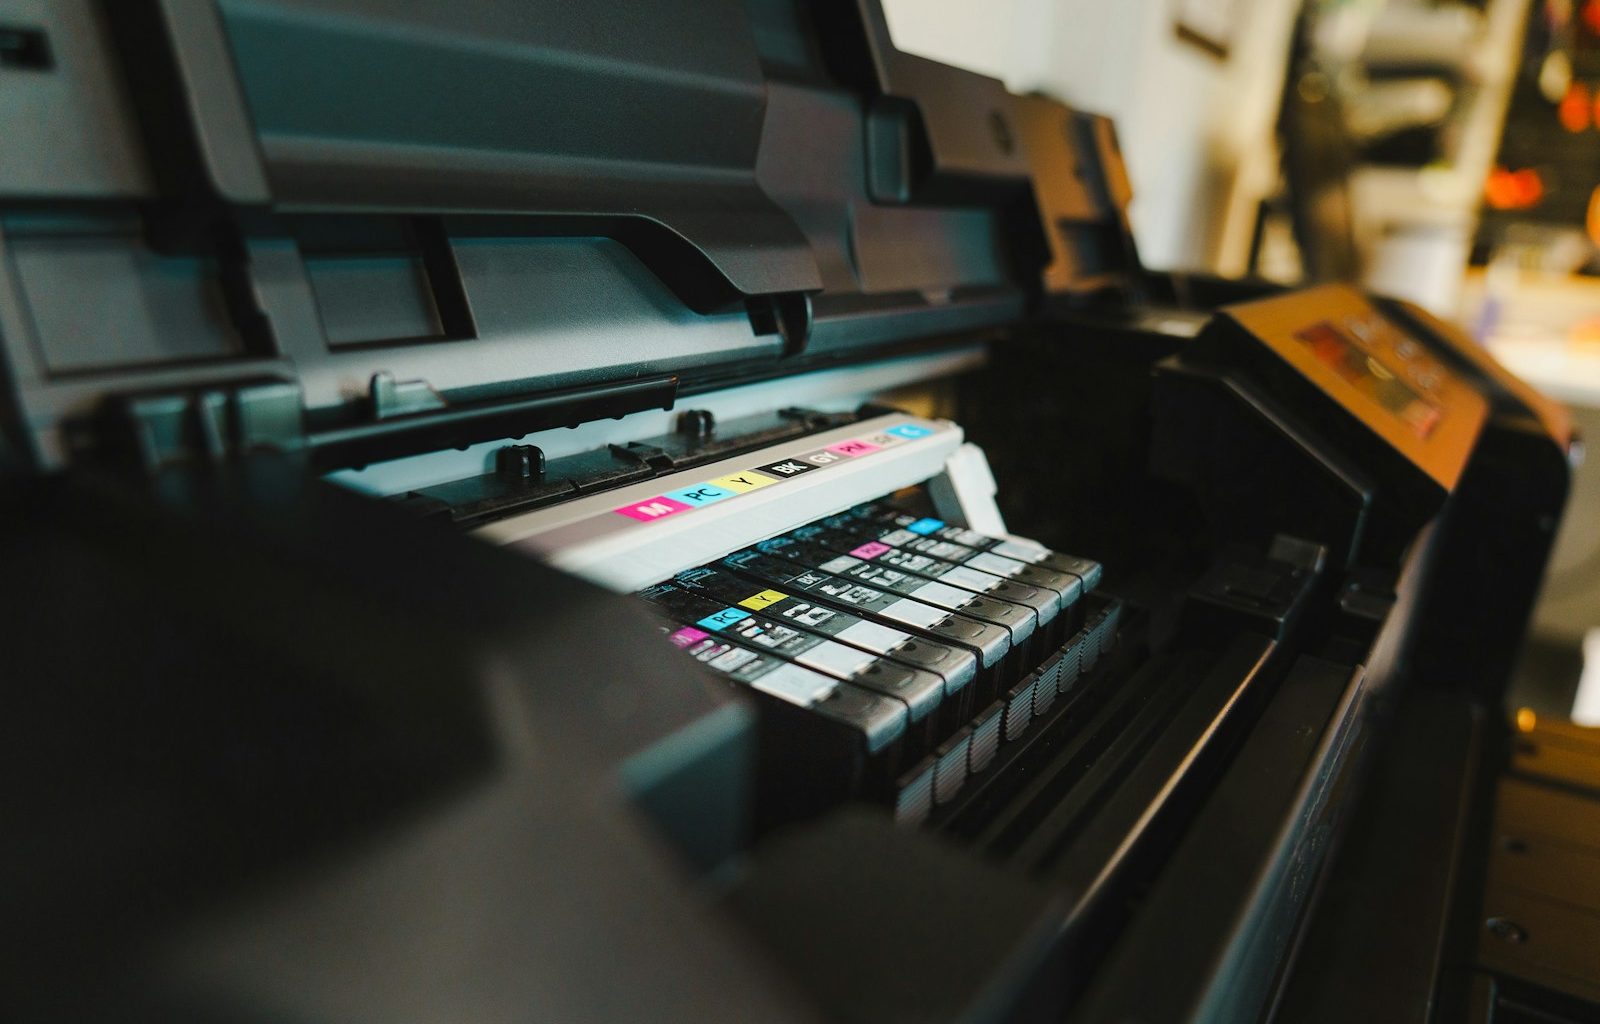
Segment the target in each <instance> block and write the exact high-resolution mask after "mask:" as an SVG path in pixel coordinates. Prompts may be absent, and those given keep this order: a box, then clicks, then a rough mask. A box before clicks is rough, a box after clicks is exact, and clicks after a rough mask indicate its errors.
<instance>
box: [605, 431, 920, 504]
mask: <svg viewBox="0 0 1600 1024" xmlns="http://www.w3.org/2000/svg"><path fill="white" fill-rule="evenodd" d="M936 433H938V430H937V429H935V428H933V427H924V426H919V425H918V424H915V423H905V424H901V425H900V426H897V427H890V428H888V429H887V430H884V431H882V432H879V433H876V434H868V435H865V436H863V437H856V438H852V439H850V440H848V441H840V442H839V443H838V444H831V445H829V446H828V447H826V448H819V449H817V450H815V451H810V452H804V453H802V454H800V455H795V456H791V457H790V458H786V459H782V460H780V461H777V462H769V463H767V464H766V465H762V466H756V467H754V468H752V469H747V470H744V471H742V472H739V473H730V474H728V475H727V476H721V477H717V478H716V479H715V480H706V481H704V482H702V483H698V484H695V485H693V486H690V487H682V488H679V489H677V490H674V491H668V492H667V493H666V494H661V495H657V496H656V497H654V498H646V499H645V500H643V501H639V502H635V503H633V504H631V505H622V506H619V507H618V508H615V509H613V510H612V511H614V512H616V513H617V514H618V515H624V516H627V517H628V518H629V519H632V520H635V521H636V522H641V523H650V522H654V521H656V520H657V519H665V518H667V517H669V516H674V515H677V514H678V513H680V512H688V511H691V510H693V509H697V508H701V507H703V506H706V505H714V504H716V503H717V502H719V501H726V500H728V499H729V498H736V497H738V496H739V495H741V494H747V493H749V492H750V491H755V490H759V489H761V488H763V487H767V486H770V485H771V484H775V483H780V482H782V481H784V480H788V479H791V478H793V477H797V476H801V475H803V474H805V473H809V472H811V471H812V470H815V469H823V468H826V467H828V466H832V465H835V464H837V463H842V462H847V461H849V460H851V459H857V458H860V457H862V456H865V455H871V454H872V453H873V452H877V451H882V450H883V449H885V448H888V447H891V446H894V445H897V444H902V443H904V442H906V441H912V440H916V439H918V438H923V437H929V436H931V435H933V434H936Z"/></svg>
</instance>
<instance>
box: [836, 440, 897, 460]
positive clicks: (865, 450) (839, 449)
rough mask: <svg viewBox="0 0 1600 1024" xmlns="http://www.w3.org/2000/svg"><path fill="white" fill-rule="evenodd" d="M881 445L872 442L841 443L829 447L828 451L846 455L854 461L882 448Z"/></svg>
mask: <svg viewBox="0 0 1600 1024" xmlns="http://www.w3.org/2000/svg"><path fill="white" fill-rule="evenodd" d="M882 447H883V445H881V444H872V443H871V442H870V441H862V440H855V441H840V442H839V443H838V444H830V445H828V448H827V450H828V451H830V452H833V453H834V454H836V455H845V456H848V457H850V458H852V459H856V458H860V457H861V456H863V455H870V454H871V453H873V452H875V451H877V450H878V449H880V448H882Z"/></svg>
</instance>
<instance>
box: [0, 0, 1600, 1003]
mask: <svg viewBox="0 0 1600 1024" xmlns="http://www.w3.org/2000/svg"><path fill="white" fill-rule="evenodd" d="M0 121H3V123H4V125H5V131H4V132H3V133H0V267H3V272H0V360H3V362H0V382H3V385H4V386H3V389H0V473H3V476H4V480H5V486H4V487H3V488H0V522H3V528H0V566H3V567H4V574H3V579H4V588H5V590H4V592H5V595H6V598H7V600H6V612H5V615H4V617H3V619H0V623H3V625H0V631H3V633H0V635H3V637H4V655H3V661H0V665H3V667H4V670H3V673H0V674H3V677H4V679H5V684H6V685H5V694H6V698H7V713H6V716H5V719H6V723H7V728H6V737H7V741H6V743H5V744H4V753H3V754H0V765H3V767H4V770H3V773H0V776H3V778H4V783H3V785H4V787H5V799H4V800H3V801H0V808H3V810H0V833H3V834H4V836H5V837H6V838H5V841H4V843H3V844H0V865H3V866H4V867H5V868H6V870H5V877H6V878H7V879H8V885H7V886H6V888H5V893H6V894H5V896H4V907H5V917H4V920H5V923H6V925H7V928H6V931H7V934H8V941H7V942H6V943H4V946H3V948H4V952H3V953H0V964H3V967H0V980H3V985H4V989H3V994H0V999H3V1002H4V1012H3V1016H4V1017H5V1018H6V1019H8V1020H15V1021H35V1020H51V1021H58V1020H73V1021H97V1020H118V1021H121V1020H130V1019H139V1020H144V1019H150V1020H208V1021H235V1020H238V1021H265V1020H293V1021H306V1022H310V1021H350V1020H382V1021H389V1022H399V1021H430V1022H437V1021H470V1020H551V1021H563V1022H576V1021H630V1022H631V1021H695V1022H705V1021H763V1022H768V1024H777V1022H780V1021H810V1020H844V1021H873V1022H882V1021H998V1020H1053V1021H1054V1020H1067V1021H1119V1022H1122V1021H1179V1020H1184V1021H1187V1020H1196V1021H1200V1020H1204V1021H1227V1022H1238V1021H1253V1020H1267V1019H1272V1020H1283V1021H1309V1020H1337V1021H1349V1020H1415V1021H1421V1020H1458V1019H1473V1020H1481V1021H1488V1020H1495V1021H1500V1020H1532V1019H1539V1020H1557V1019H1560V1020H1566V1019H1572V1020H1578V1019H1592V1015H1593V1014H1594V1013H1595V1012H1596V1010H1595V1006H1596V1005H1600V972H1597V971H1596V961H1595V957H1594V951H1595V949H1596V948H1600V917H1597V916H1596V908H1597V907H1600V894H1597V893H1596V891H1595V890H1594V888H1593V885H1592V880H1593V878H1594V877H1596V876H1595V875H1594V874H1593V873H1586V872H1589V871H1591V870H1592V867H1593V865H1594V864H1595V863H1596V860H1595V858H1596V857H1597V856H1600V853H1597V852H1596V851H1597V848H1600V842H1597V841H1596V836H1597V834H1600V833H1597V831H1596V822H1597V821H1600V818H1597V816H1596V814H1595V803H1594V800H1595V789H1594V785H1595V780H1596V779H1597V778H1600V775H1596V774H1592V773H1591V774H1589V775H1584V774H1583V772H1584V771H1589V770H1591V769H1592V768H1593V766H1594V764H1595V762H1593V761H1592V760H1585V759H1586V758H1592V757H1593V756H1594V751H1593V750H1592V749H1589V748H1588V747H1587V746H1586V744H1587V743H1588V741H1587V740H1586V739H1585V738H1584V737H1583V735H1582V734H1581V732H1580V731H1577V730H1572V729H1566V730H1565V731H1563V730H1562V729H1561V728H1560V727H1551V726H1547V725H1544V724H1541V723H1537V722H1530V721H1523V722H1520V723H1516V722H1513V721H1511V720H1508V718H1507V716H1506V715H1505V714H1504V713H1503V711H1502V704H1503V701H1504V691H1505V687H1506V685H1507V679H1508V677H1509V675H1510V672H1511V669H1512V666H1513V663H1514V659H1515V657H1516V654H1517V650H1518V646H1519V643H1520V640H1521V637H1522V634H1523V630H1524V624H1525V622H1526V620H1527V617H1528V612H1529V607H1530V604H1531V601H1532V599H1533V597H1534V594H1535V592H1536V590H1537V588H1538V585H1539V581H1540V576H1541V573H1542V571H1543V565H1544V561H1545V557H1546V553H1547V550H1548V548H1549V545H1550V541H1551V536H1552V532H1553V530H1554V529H1555V526H1556V524H1557V522H1558V519H1559V516H1560V513H1561V509H1562V505H1563V501H1564V497H1565V491H1566V486H1567V474H1568V468H1569V464H1570V461H1571V459H1572V457H1573V455H1574V452H1575V448H1574V441H1573V438H1572V434H1571V430H1570V428H1569V426H1568V424H1567V421H1566V419H1565V417H1564V415H1563V413H1562V412H1561V410H1560V409H1559V408H1558V407H1556V406H1553V405H1551V404H1550V403H1548V402H1546V401H1545V400H1544V399H1542V398H1541V397H1540V396H1539V395H1537V394H1535V393H1533V392H1532V391H1531V390H1530V389H1528V388H1527V387H1525V386H1524V385H1522V384H1521V383H1519V382H1518V381H1517V380H1515V379H1513V378H1512V377H1510V376H1509V375H1508V374H1506V373H1505V372H1504V371H1503V370H1501V369H1500V368H1499V367H1498V366H1497V365H1495V364H1494V363H1493V362H1492V361H1491V360H1490V359H1489V358H1488V357H1487V356H1486V355H1485V354H1484V353H1483V352H1482V351H1481V350H1480V349H1479V348H1477V347H1476V346H1474V345H1473V344H1472V343H1471V342H1470V341H1469V340H1468V339H1467V338H1465V337H1464V336H1463V335H1462V333H1461V332H1460V331H1458V330H1457V329H1455V328H1453V327H1451V326H1448V325H1446V324H1444V323H1441V322H1439V321H1438V320H1436V319H1434V318H1433V317H1431V316H1429V315H1428V314H1426V313H1424V312H1422V311H1421V310H1419V309H1417V308H1415V307H1413V306H1410V305H1407V304H1405V303H1402V302H1396V301H1391V300H1387V299H1383V298H1379V297H1375V296H1370V295H1365V294H1363V293H1361V292H1359V291H1357V290H1355V289H1353V288H1350V287H1345V286H1339V285H1328V286H1322V287H1316V288H1310V289H1306V290H1298V291H1296V290H1282V289H1277V288H1274V287H1271V286H1268V285H1264V284H1257V283H1249V282H1228V281H1222V280H1217V279H1210V278H1203V277H1194V276H1183V275H1173V274H1160V273H1154V272H1151V271H1147V270H1146V269H1144V268H1143V267H1142V266H1141V265H1140V262H1139V260H1138V256H1137V253H1136V250H1135V247H1134V245H1133V241H1132V236H1131V234H1130V232H1129V228H1128V221H1127V217H1126V211H1127V207H1128V203H1129V201H1130V198H1131V197H1130V194H1129V188H1128V184H1127V178H1126V176H1125V173H1124V170H1123V165H1122V162H1121V157H1120V155H1119V153H1118V149H1117V144H1116V139H1115V134H1114V131H1113V128H1112V126H1111V124H1110V123H1108V122H1107V121H1106V120H1105V119H1103V118H1099V117H1096V116H1093V115H1090V114H1086V113H1083V112H1081V111H1076V110H1072V109H1069V108H1067V107H1065V106H1063V105H1062V104H1060V103H1058V102H1056V101H1055V100H1052V99H1049V98H1046V97H1042V96H1021V95H1013V94H1011V93H1008V92H1007V91H1006V90H1005V89H1004V88H1003V87H1002V86H1001V85H1000V84H999V83H998V82H996V81H994V80H992V79H989V78H985V77H981V76H979V75H976V74H972V73H969V72H966V71H962V70H957V69H955V68H952V67H946V66H942V65H939V64H936V63H933V62H931V61H928V60H925V59H921V58H918V57H913V56H909V55H907V54H903V53H900V52H897V51H896V50H895V48H894V46H893V44H892V42H891V41H890V38H889V34H888V30H887V27H886V22H885V19H884V16H883V13H882V11H881V10H880V9H879V7H878V5H877V4H876V3H874V2H872V0H859V2H857V0H833V2H826V3H816V4H802V3H795V2H789V0H748V2H740V0H695V2H655V3H638V2H632V3H627V2H624V3H602V2H594V3H589V4H538V5H530V4H518V3H509V2H493V0H458V2H455V3H449V4H443V3H440V4H417V3H384V2H380V0H317V2H309V0H117V2H114V3H113V2H105V3H95V2H91V0H48V2H46V0H21V2H16V3H12V4H8V5H6V7H5V8H4V10H3V11H0ZM1519 726H1520V731H1519V729H1518V727H1519ZM1574 766H1577V767H1574ZM1585 766H1587V767H1585ZM1585 878H1587V879H1588V882H1589V884H1588V885H1587V888H1585V885H1584V883H1583V879H1585ZM1563 879H1564V880H1565V881H1563ZM1518 1014H1521V1015H1520V1016H1518Z"/></svg>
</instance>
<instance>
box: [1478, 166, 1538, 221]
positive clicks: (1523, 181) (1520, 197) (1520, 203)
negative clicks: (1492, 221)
mask: <svg viewBox="0 0 1600 1024" xmlns="http://www.w3.org/2000/svg"><path fill="white" fill-rule="evenodd" d="M1483 197H1484V201H1486V202H1487V203H1488V204H1489V206H1490V207H1492V208H1493V209H1496V210H1526V209H1528V208H1529V207H1531V206H1535V205H1537V204H1538V202H1539V200H1541V199H1543V198H1544V179H1543V178H1541V177H1540V176H1539V172H1538V171H1536V170H1534V169H1533V168H1532V167H1524V168H1523V169H1522V170H1520V171H1512V170H1507V169H1506V168H1504V167H1496V168H1495V169H1494V170H1492V171H1490V172H1489V180H1488V181H1487V182H1485V183H1484V186H1483Z"/></svg>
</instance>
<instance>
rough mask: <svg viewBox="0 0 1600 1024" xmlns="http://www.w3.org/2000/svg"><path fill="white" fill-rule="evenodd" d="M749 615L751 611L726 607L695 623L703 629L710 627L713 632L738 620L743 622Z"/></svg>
mask: <svg viewBox="0 0 1600 1024" xmlns="http://www.w3.org/2000/svg"><path fill="white" fill-rule="evenodd" d="M749 615H750V613H749V612H747V611H745V610H744V609H742V608H724V609H722V611H720V612H713V613H711V614H710V615H707V616H706V617H705V618H703V619H701V620H700V621H699V622H696V623H695V625H696V626H699V627H701V628H702V629H709V630H711V632H713V633H715V632H717V631H719V630H722V629H726V628H727V627H729V626H731V625H733V624H734V623H736V622H743V621H744V620H745V619H746V618H748V617H749Z"/></svg>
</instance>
